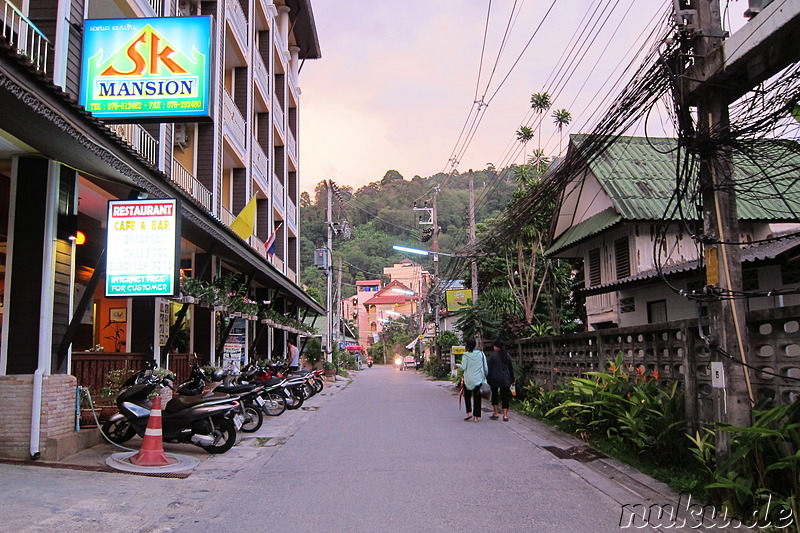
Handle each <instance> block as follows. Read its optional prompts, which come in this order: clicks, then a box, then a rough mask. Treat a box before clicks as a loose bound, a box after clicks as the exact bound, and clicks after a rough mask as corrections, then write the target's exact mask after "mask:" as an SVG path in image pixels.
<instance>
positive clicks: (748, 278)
mask: <svg viewBox="0 0 800 533" xmlns="http://www.w3.org/2000/svg"><path fill="white" fill-rule="evenodd" d="M742 290H745V291H757V290H758V270H755V269H750V270H743V271H742Z"/></svg>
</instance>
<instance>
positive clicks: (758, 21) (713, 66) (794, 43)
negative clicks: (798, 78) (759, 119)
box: [682, 0, 800, 105]
mask: <svg viewBox="0 0 800 533" xmlns="http://www.w3.org/2000/svg"><path fill="white" fill-rule="evenodd" d="M799 33H800V2H797V0H774V1H773V2H772V3H771V4H770V5H768V6H767V7H766V8H765V9H764V10H763V11H762V12H760V13H759V14H758V15H757V16H756V17H753V18H752V19H751V20H750V21H749V22H747V24H745V25H744V27H743V28H742V29H740V30H739V31H737V32H736V33H734V34H733V35H732V36H731V37H730V38H729V39H728V40H726V41H725V42H723V43H722V44H721V45H720V46H719V47H717V48H716V49H715V50H714V51H713V52H711V53H709V54H708V55H707V56H706V57H705V58H704V59H703V58H700V59H698V61H697V62H696V63H695V64H694V65H693V66H692V67H690V68H689V69H687V70H686V72H685V73H684V74H683V75H682V79H683V91H684V95H685V97H686V99H687V101H688V102H689V103H690V105H696V103H697V100H698V98H700V97H702V95H703V94H704V93H708V92H716V93H720V92H721V93H724V94H725V97H726V99H727V100H728V101H729V102H733V101H735V100H736V99H738V98H740V97H741V96H742V95H744V94H745V93H747V92H748V91H749V90H751V88H752V87H754V86H756V85H758V84H759V83H761V82H763V81H765V80H767V79H769V78H770V77H771V76H774V75H775V74H777V73H778V72H780V71H781V70H782V69H784V68H786V67H787V66H788V65H790V64H792V63H796V62H798V61H800V40H798V39H797V35H798V34H799Z"/></svg>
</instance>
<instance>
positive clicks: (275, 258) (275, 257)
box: [269, 254, 283, 272]
mask: <svg viewBox="0 0 800 533" xmlns="http://www.w3.org/2000/svg"><path fill="white" fill-rule="evenodd" d="M269 262H270V263H272V266H274V267H275V268H277V269H278V270H280V271H281V272H283V259H281V258H280V257H278V255H277V254H275V255H273V256H272V259H270V260H269Z"/></svg>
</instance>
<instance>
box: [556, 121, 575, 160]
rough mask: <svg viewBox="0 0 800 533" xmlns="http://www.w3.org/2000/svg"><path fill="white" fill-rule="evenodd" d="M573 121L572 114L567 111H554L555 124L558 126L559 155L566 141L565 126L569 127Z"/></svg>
mask: <svg viewBox="0 0 800 533" xmlns="http://www.w3.org/2000/svg"><path fill="white" fill-rule="evenodd" d="M571 121H572V114H571V113H570V112H569V111H567V110H566V109H557V110H555V111H553V122H554V123H555V125H556V126H558V134H559V139H558V155H559V156H560V155H561V144H562V142H563V140H564V135H563V133H564V126H567V125H569V123H570V122H571Z"/></svg>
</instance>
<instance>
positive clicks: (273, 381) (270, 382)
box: [253, 378, 283, 387]
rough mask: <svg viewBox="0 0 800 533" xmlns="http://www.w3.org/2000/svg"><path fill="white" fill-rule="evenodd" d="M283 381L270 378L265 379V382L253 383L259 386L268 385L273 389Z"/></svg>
mask: <svg viewBox="0 0 800 533" xmlns="http://www.w3.org/2000/svg"><path fill="white" fill-rule="evenodd" d="M282 381H283V379H282V378H270V379H265V380H263V381H254V382H253V383H258V384H259V385H266V386H267V387H272V386H273V385H278V384H279V383H281V382H282Z"/></svg>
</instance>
